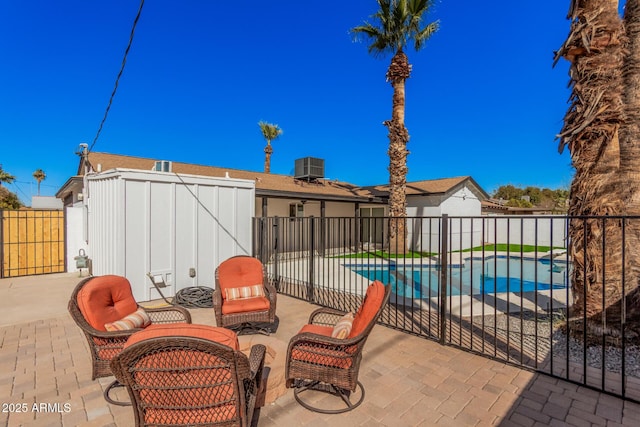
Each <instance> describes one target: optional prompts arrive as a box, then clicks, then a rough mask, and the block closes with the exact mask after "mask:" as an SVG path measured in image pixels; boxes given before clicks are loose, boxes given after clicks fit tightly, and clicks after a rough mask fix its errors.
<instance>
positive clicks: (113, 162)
mask: <svg viewBox="0 0 640 427" xmlns="http://www.w3.org/2000/svg"><path fill="white" fill-rule="evenodd" d="M157 160H159V159H148V158H142V157H133V156H124V155H119V154H109V153H96V152H91V153H89V155H88V162H89V165H90V168H91V169H93V170H101V171H107V170H109V169H115V168H124V169H142V170H152V169H153V167H154V166H155V162H156V161H157ZM83 171H84V164H83V162H82V160H81V162H80V166H79V168H78V175H82V173H83ZM171 171H172V172H173V173H177V174H189V175H202V176H213V177H225V176H227V175H228V176H229V177H230V178H239V179H249V180H254V181H255V183H256V195H257V196H269V197H286V198H300V199H309V200H336V201H347V200H348V201H360V202H373V203H375V202H378V203H381V202H382V200H381V199H379V198H377V197H376V196H374V195H373V194H372V193H371V192H369V191H367V190H366V189H364V188H362V187H359V186H356V185H353V184H349V183H346V182H341V181H337V180H328V179H318V180H315V181H311V182H307V181H304V180H300V179H295V178H294V177H292V176H289V175H280V174H267V173H263V172H254V171H247V170H239V169H230V168H222V167H215V166H204V165H196V164H190V163H181V162H173V161H172V162H171Z"/></svg>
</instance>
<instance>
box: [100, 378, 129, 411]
mask: <svg viewBox="0 0 640 427" xmlns="http://www.w3.org/2000/svg"><path fill="white" fill-rule="evenodd" d="M115 387H124V384H120V382H118V380H114V381H113V382H112V383H111V384H109V385H108V386H107V388H106V389H105V390H104V400H106V401H107V402H109V403H111V404H112V405H118V406H131V402H119V401H117V400H113V399H112V398H111V396H109V393H111V390H112V389H113V388H115Z"/></svg>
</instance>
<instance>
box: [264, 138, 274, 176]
mask: <svg viewBox="0 0 640 427" xmlns="http://www.w3.org/2000/svg"><path fill="white" fill-rule="evenodd" d="M272 153H273V147H272V146H271V144H267V146H266V147H264V173H271V154H272Z"/></svg>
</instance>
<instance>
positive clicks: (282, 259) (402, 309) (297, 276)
mask: <svg viewBox="0 0 640 427" xmlns="http://www.w3.org/2000/svg"><path fill="white" fill-rule="evenodd" d="M390 224H391V222H390V219H389V218H378V217H376V218H350V217H348V218H314V217H306V218H279V217H273V218H255V219H254V233H253V235H254V239H255V240H254V246H253V251H254V255H255V256H256V257H258V258H259V259H261V260H262V261H263V263H264V264H265V266H266V268H267V270H268V274H269V276H270V277H271V279H272V280H273V282H274V284H275V285H276V287H277V289H278V290H279V292H281V293H283V294H286V295H290V296H293V297H296V298H300V299H305V300H307V301H309V302H311V303H314V304H319V305H323V306H328V307H332V308H336V309H340V310H344V311H353V310H355V309H356V308H357V307H358V306H359V305H360V302H361V299H362V296H363V295H364V293H365V291H366V288H367V286H368V284H369V283H370V282H371V281H373V280H381V281H382V282H384V283H385V284H387V285H390V286H392V295H391V298H390V302H389V305H388V307H387V308H386V309H385V311H384V312H383V314H382V316H381V319H380V322H381V323H382V324H384V325H386V326H389V327H392V328H396V329H399V330H402V331H405V332H407V333H410V334H413V335H417V336H421V337H424V338H426V339H432V340H435V341H439V342H440V343H441V344H443V345H451V346H456V347H458V348H461V349H464V350H467V351H471V352H474V353H477V354H481V355H484V356H487V357H490V358H493V359H497V360H501V361H504V362H507V363H510V364H514V365H518V366H521V367H523V368H527V369H532V370H536V371H538V372H542V373H545V374H548V375H551V376H554V377H558V378H562V379H564V380H568V381H571V382H574V383H577V384H581V385H584V386H587V387H590V388H594V389H597V390H599V391H604V392H606V393H610V394H613V395H616V396H620V397H622V398H624V399H627V400H631V401H636V402H638V401H640V357H638V354H640V348H639V347H638V345H639V344H640V343H639V342H638V340H639V338H638V333H640V328H639V327H638V319H637V318H632V317H633V316H635V315H637V314H638V311H640V307H635V309H634V307H631V305H632V304H634V301H636V302H637V301H640V299H630V298H628V296H629V294H633V293H635V295H637V285H638V283H637V280H636V279H637V277H636V276H633V274H632V272H633V271H636V270H638V271H640V269H638V268H636V267H635V266H634V260H635V259H636V258H638V257H637V255H636V251H637V250H638V249H640V246H637V247H633V243H632V241H633V239H631V238H630V236H631V234H630V233H631V231H630V230H635V226H636V225H638V226H640V218H632V217H604V218H603V217H566V216H536V217H532V216H522V217H515V216H508V217H507V216H495V217H489V216H487V217H449V216H446V215H444V216H442V217H413V218H408V219H407V249H408V251H407V252H406V253H405V254H403V255H398V254H389V253H388V252H387V251H386V248H388V247H389V235H390V233H391V230H390V228H389V227H390ZM639 228H640V227H639ZM576 230H578V231H582V232H583V233H582V235H584V236H589V239H590V240H589V241H586V240H581V241H580V245H581V247H582V248H583V249H584V250H579V249H577V250H576V249H575V248H574V249H571V248H569V245H568V244H567V242H569V240H570V239H569V236H570V235H571V236H572V237H573V236H580V235H581V234H580V232H576ZM570 233H571V234H570ZM635 243H640V242H635ZM593 248H600V252H599V253H598V252H597V250H596V251H595V252H594V250H593ZM588 249H591V252H590V253H588V252H589V251H588ZM572 251H573V252H572ZM398 252H401V251H398ZM570 253H573V254H574V256H575V257H576V259H573V257H572V256H571V255H570ZM585 253H588V254H587V256H586V257H585V255H584V254H585ZM615 254H617V257H616V256H614V255H615ZM639 261H640V260H639ZM594 272H598V273H597V274H595V273H594ZM634 277H635V278H634ZM582 278H588V280H589V282H588V283H587V286H582V287H581V286H575V282H576V280H583V279H582ZM630 279H633V280H630ZM628 282H632V283H630V284H626V285H625V286H621V288H622V290H621V294H620V292H618V294H616V293H615V292H613V293H612V292H611V286H615V284H616V283H618V284H621V283H628ZM572 283H573V284H574V286H572ZM597 283H600V284H601V287H602V289H600V288H597V287H596V288H597V289H599V290H598V292H597V295H592V294H591V292H592V289H593V288H594V286H595V285H596V284H597ZM615 295H617V296H615ZM594 298H595V299H596V300H598V304H601V307H602V310H601V312H606V315H602V313H601V315H600V316H598V315H594V314H593V312H592V306H591V305H592V304H593V301H592V300H593V299H594ZM586 301H589V302H588V303H587V302H586ZM576 304H582V305H581V306H578V307H576ZM587 304H591V305H589V306H588V305H587ZM611 311H613V312H615V313H614V314H613V315H611V313H610V312H611Z"/></svg>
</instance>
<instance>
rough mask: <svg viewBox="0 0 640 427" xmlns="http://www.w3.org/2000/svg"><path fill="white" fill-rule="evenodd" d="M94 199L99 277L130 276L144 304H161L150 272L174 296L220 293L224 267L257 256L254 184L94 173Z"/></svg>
mask: <svg viewBox="0 0 640 427" xmlns="http://www.w3.org/2000/svg"><path fill="white" fill-rule="evenodd" d="M86 194H87V198H86V207H87V225H88V229H87V239H88V242H87V247H88V249H87V255H88V256H89V257H90V258H91V259H92V261H93V274H94V275H96V276H99V275H105V274H116V275H120V276H125V277H126V278H127V279H129V281H130V282H131V287H132V289H133V295H134V297H135V298H136V300H138V301H148V300H152V299H157V298H160V294H159V293H158V291H157V290H156V289H155V287H154V286H153V283H152V282H151V280H150V279H149V277H148V276H147V275H148V273H151V275H153V276H154V277H156V278H158V277H159V276H160V277H161V278H162V279H163V280H164V283H165V284H166V287H164V288H161V289H162V293H163V294H164V295H165V296H166V297H169V296H173V295H175V293H176V292H177V291H179V290H180V289H184V288H187V287H190V286H197V285H201V286H209V287H214V286H215V284H214V271H215V268H216V267H217V266H218V265H219V264H220V263H221V262H222V261H224V260H225V259H227V258H229V257H232V256H234V255H251V218H252V217H253V214H254V211H255V207H254V204H255V182H254V181H251V180H241V179H231V178H212V177H204V176H196V175H177V174H173V173H166V172H155V171H142V170H130V169H112V170H109V171H106V172H102V173H98V174H92V175H89V176H88V177H87V188H86ZM194 273H195V274H194Z"/></svg>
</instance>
